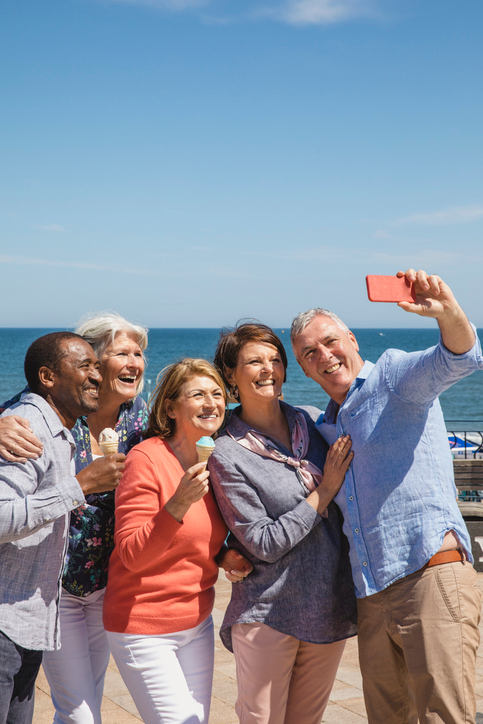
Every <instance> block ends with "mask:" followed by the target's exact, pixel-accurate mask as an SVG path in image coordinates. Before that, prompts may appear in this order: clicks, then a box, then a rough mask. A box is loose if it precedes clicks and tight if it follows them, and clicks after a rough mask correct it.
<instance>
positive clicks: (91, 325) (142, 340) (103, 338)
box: [74, 311, 148, 395]
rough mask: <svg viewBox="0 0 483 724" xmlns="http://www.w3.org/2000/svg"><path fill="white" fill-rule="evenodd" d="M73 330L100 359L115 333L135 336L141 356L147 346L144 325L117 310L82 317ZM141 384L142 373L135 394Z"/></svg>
mask: <svg viewBox="0 0 483 724" xmlns="http://www.w3.org/2000/svg"><path fill="white" fill-rule="evenodd" d="M74 331H75V333H76V334H80V336H81V337H83V338H84V339H85V340H86V342H89V344H90V345H91V347H92V348H93V350H94V352H95V353H96V355H97V359H98V360H101V358H102V356H103V354H104V352H105V351H106V349H107V348H108V347H109V345H110V344H112V343H113V342H114V339H115V338H116V334H119V333H120V332H125V333H126V334H132V335H133V336H134V337H135V338H136V340H137V343H138V345H139V346H140V348H141V350H142V352H143V357H144V351H145V350H146V347H147V346H148V330H147V329H146V327H141V326H140V325H139V324H132V322H128V320H127V319H124V317H121V315H120V314H117V312H109V311H106V312H96V313H95V314H90V315H88V316H86V317H83V318H82V319H81V320H80V321H79V323H78V324H77V327H76V329H75V330H74ZM143 386H144V374H142V375H141V377H140V378H139V380H138V384H137V386H136V394H137V395H139V394H140V392H142V389H143Z"/></svg>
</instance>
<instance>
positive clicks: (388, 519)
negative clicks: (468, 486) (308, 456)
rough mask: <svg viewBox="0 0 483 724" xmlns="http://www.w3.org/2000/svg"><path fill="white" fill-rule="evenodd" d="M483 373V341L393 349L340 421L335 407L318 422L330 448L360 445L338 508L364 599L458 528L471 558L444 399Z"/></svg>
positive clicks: (352, 396) (363, 381)
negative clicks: (346, 441) (455, 347)
mask: <svg viewBox="0 0 483 724" xmlns="http://www.w3.org/2000/svg"><path fill="white" fill-rule="evenodd" d="M479 368H480V369H481V368H483V358H482V356H481V348H480V344H479V340H478V338H477V341H476V343H475V346H474V347H473V349H471V350H470V351H469V352H467V353H466V354H462V355H455V354H453V353H452V352H450V351H449V350H447V349H446V348H445V347H444V345H443V344H442V342H440V343H439V344H438V345H437V346H436V347H431V348H430V349H427V350H425V351H423V352H412V353H406V352H402V351H400V350H396V349H389V350H387V351H386V352H384V354H383V355H382V356H381V357H380V359H379V360H378V362H377V363H376V364H375V365H374V364H372V363H371V362H366V363H365V364H364V366H363V367H362V369H361V371H360V372H359V375H358V376H357V378H356V379H355V380H354V382H353V383H352V386H351V388H350V390H349V393H348V395H347V398H346V400H345V401H344V403H343V404H342V405H341V407H340V409H339V412H338V414H337V405H336V403H335V402H334V401H333V400H331V402H330V403H329V406H328V407H327V410H326V412H325V415H322V416H321V417H320V418H319V420H318V421H317V429H318V430H319V432H320V433H321V434H322V436H323V437H324V438H325V440H326V441H327V442H328V443H329V444H332V443H333V442H334V441H335V440H336V438H337V437H338V436H339V435H342V434H349V435H350V436H351V438H352V450H353V451H354V459H353V461H352V464H351V466H350V469H349V470H348V472H347V474H346V478H345V482H344V485H343V486H342V488H341V489H340V491H339V493H338V494H337V496H336V498H335V501H336V503H337V504H338V505H339V507H340V509H341V510H342V513H343V516H344V533H345V534H346V536H347V538H348V539H349V543H350V558H351V565H352V576H353V579H354V584H355V587H356V595H357V597H358V598H363V597H364V596H370V595H372V594H374V593H377V592H378V591H381V590H383V589H384V588H386V587H387V586H389V585H390V584H391V583H394V582H395V581H397V580H399V579H400V578H404V577H405V576H407V575H409V574H410V573H414V572H415V571H417V570H419V569H420V568H422V567H423V566H424V565H425V564H426V563H427V562H428V560H429V559H430V558H431V556H433V555H434V554H435V553H436V552H437V551H438V550H439V548H440V547H441V544H442V542H443V538H444V535H445V533H447V532H448V531H450V530H454V531H455V532H456V534H457V536H458V538H459V540H460V542H461V543H462V545H463V546H464V548H465V549H466V552H467V554H468V557H469V558H470V560H472V556H471V543H470V540H469V536H468V532H467V530H466V526H465V524H464V521H463V518H462V516H461V514H460V512H459V509H458V505H457V502H456V487H455V484H454V478H453V465H452V460H451V454H450V450H449V445H448V438H447V433H446V427H445V424H444V419H443V413H442V410H441V407H440V404H439V401H438V399H437V397H438V395H439V394H440V393H441V392H443V391H444V390H446V389H447V388H448V387H450V386H451V385H452V384H454V383H455V382H457V381H458V380H459V379H461V378H463V377H466V376H467V375H469V374H471V373H472V372H473V371H474V370H476V369H479Z"/></svg>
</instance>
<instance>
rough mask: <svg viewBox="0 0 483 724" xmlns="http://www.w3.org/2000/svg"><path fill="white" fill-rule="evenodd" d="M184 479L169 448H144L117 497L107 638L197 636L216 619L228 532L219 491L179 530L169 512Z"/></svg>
mask: <svg viewBox="0 0 483 724" xmlns="http://www.w3.org/2000/svg"><path fill="white" fill-rule="evenodd" d="M183 475H184V471H183V468H182V467H181V465H180V463H179V462H178V459H177V458H176V456H175V455H174V453H173V452H172V450H171V448H170V447H169V445H168V444H167V443H165V442H164V441H163V440H160V439H159V438H155V437H153V438H150V439H149V440H144V442H141V443H140V444H139V445H136V446H135V447H134V448H133V449H132V450H131V452H130V453H129V455H128V456H127V459H126V469H125V472H124V473H123V476H122V478H121V481H120V483H119V487H118V488H117V490H116V528H115V531H116V532H115V536H114V539H115V548H114V551H113V553H112V556H111V560H110V563H109V578H108V582H107V589H106V596H105V599H104V626H105V628H106V630H107V631H116V632H118V633H132V634H148V635H149V634H152V635H155V634H164V633H173V632H175V631H184V630H186V629H190V628H194V627H195V626H198V624H200V623H201V622H202V621H204V620H205V619H206V618H208V616H209V615H210V613H211V610H212V608H213V600H214V589H213V584H214V583H215V581H216V578H217V576H218V566H217V564H216V563H215V561H214V557H215V556H216V554H217V553H218V551H219V550H220V548H221V546H222V544H223V541H224V540H225V538H226V535H227V528H226V525H225V523H224V522H223V518H222V517H221V514H220V512H219V510H218V506H217V505H216V502H215V498H214V496H213V493H212V492H211V490H210V491H209V492H208V493H207V495H205V497H204V498H202V499H201V500H199V501H198V502H196V503H194V504H193V505H192V506H191V507H190V508H189V510H188V511H187V513H186V515H185V516H184V518H183V522H182V523H178V521H177V520H175V519H174V518H173V517H172V516H171V515H170V514H169V513H168V512H167V511H166V510H165V509H164V504H165V503H166V501H167V500H169V498H171V496H172V495H173V493H174V492H175V490H176V488H177V487H178V484H179V482H180V480H181V478H182V476H183Z"/></svg>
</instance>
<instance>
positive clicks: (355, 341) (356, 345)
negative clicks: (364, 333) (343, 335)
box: [348, 330, 359, 352]
mask: <svg viewBox="0 0 483 724" xmlns="http://www.w3.org/2000/svg"><path fill="white" fill-rule="evenodd" d="M348 337H349V339H350V341H351V342H352V344H353V345H354V349H355V350H356V352H358V351H359V344H358V342H357V339H356V337H355V334H354V333H353V332H351V331H350V330H349V332H348Z"/></svg>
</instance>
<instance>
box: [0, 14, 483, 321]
mask: <svg viewBox="0 0 483 724" xmlns="http://www.w3.org/2000/svg"><path fill="white" fill-rule="evenodd" d="M482 48H483V2H481V0H464V2H458V1H457V0H117V1H116V0H113V1H111V2H101V1H100V0H45V2H40V1H39V0H16V1H15V2H8V3H6V4H5V5H4V7H3V10H2V17H1V20H0V99H1V100H0V104H1V113H0V137H1V141H0V144H1V146H2V151H1V170H0V223H1V242H0V244H1V246H0V262H1V279H2V282H1V287H2V305H1V308H0V326H56V327H63V326H66V327H71V326H72V325H73V324H75V322H76V320H77V319H78V318H79V317H80V316H82V315H83V314H84V313H85V312H87V311H94V310H98V309H103V308H110V309H114V310H116V311H119V312H120V313H121V314H123V315H125V316H127V317H128V318H130V319H132V320H133V321H137V322H141V323H143V324H146V325H147V326H150V327H166V326H174V327H176V326H186V327H199V326H201V327H216V326H219V325H230V324H233V323H235V322H236V321H237V319H239V318H242V317H256V318H258V319H261V320H262V321H264V322H266V323H268V324H271V325H273V326H278V327H280V326H281V327H285V326H287V325H288V324H289V323H290V321H291V319H292V317H293V316H294V315H295V314H296V313H298V312H299V311H302V310H304V309H306V308H308V307H311V306H325V307H328V308H329V309H333V310H334V311H335V312H337V313H338V314H339V315H340V316H341V317H343V318H344V319H345V321H347V323H348V324H349V325H350V326H353V327H372V326H375V327H378V326H381V327H384V326H385V327H404V326H406V327H414V326H423V325H425V324H430V325H431V324H432V322H429V323H428V322H426V321H425V320H421V319H419V318H415V317H413V316H412V315H407V314H405V313H404V312H402V310H400V309H398V308H397V307H396V306H395V305H385V304H371V303H370V302H369V301H367V297H366V292H365V281H364V278H365V275H366V274H393V273H395V272H396V271H397V270H398V269H400V268H406V267H408V266H416V267H417V268H418V267H421V268H425V269H427V270H428V271H431V272H435V273H439V274H440V275H441V276H442V277H443V278H444V279H445V280H446V281H448V283H449V284H450V285H451V286H452V287H453V289H454V291H455V293H456V294H457V296H458V298H459V299H460V300H461V302H462V304H463V306H464V308H465V309H466V311H467V312H468V315H469V316H470V318H471V319H472V320H474V321H475V322H476V324H477V325H478V326H483V281H482V275H483V264H482V257H483V244H482V232H483V188H482V176H483V171H482V168H483V158H482V156H483V153H482V135H483V134H482V129H483V112H482V111H483V100H482V99H483V93H482V90H483V82H482V81H483V50H482Z"/></svg>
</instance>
